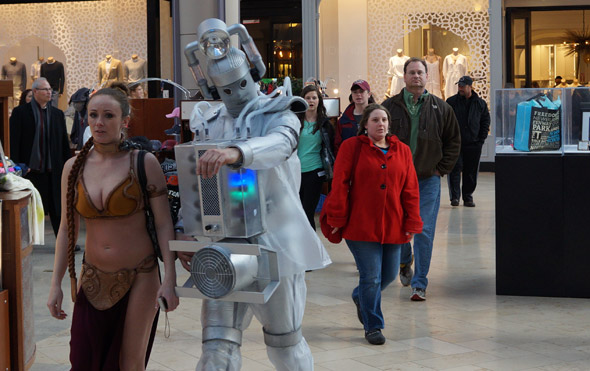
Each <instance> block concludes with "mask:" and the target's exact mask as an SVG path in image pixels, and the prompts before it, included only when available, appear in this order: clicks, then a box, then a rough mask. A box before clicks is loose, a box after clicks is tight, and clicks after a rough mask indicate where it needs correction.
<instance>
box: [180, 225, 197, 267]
mask: <svg viewBox="0 0 590 371" xmlns="http://www.w3.org/2000/svg"><path fill="white" fill-rule="evenodd" d="M175 237H176V239H177V240H181V241H194V240H195V239H194V238H193V237H192V236H189V235H187V234H184V233H181V232H176V235H175ZM193 255H195V253H194V252H187V251H177V252H176V256H178V259H179V260H180V264H182V267H183V268H184V269H186V270H187V271H189V272H190V271H191V260H192V258H193Z"/></svg>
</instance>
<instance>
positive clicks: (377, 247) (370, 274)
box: [346, 240, 402, 331]
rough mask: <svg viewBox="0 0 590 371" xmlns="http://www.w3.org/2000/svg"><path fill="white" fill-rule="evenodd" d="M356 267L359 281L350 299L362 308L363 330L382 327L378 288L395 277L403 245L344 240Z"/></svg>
mask: <svg viewBox="0 0 590 371" xmlns="http://www.w3.org/2000/svg"><path fill="white" fill-rule="evenodd" d="M346 244H347V245H348V248H349V249H350V252H351V253H352V255H353V256H354V261H355V262H356V266H357V268H358V271H359V275H360V277H359V284H358V286H357V287H355V288H354V290H352V299H353V300H355V301H358V303H359V304H360V308H361V314H362V318H363V323H364V324H365V331H369V330H373V329H382V328H384V327H385V321H384V320H383V313H382V312H381V291H383V290H385V288H386V287H387V286H388V285H389V284H390V283H391V282H393V280H395V278H396V277H397V272H398V270H399V258H400V250H401V246H402V245H396V244H380V243H379V242H364V241H350V240H346Z"/></svg>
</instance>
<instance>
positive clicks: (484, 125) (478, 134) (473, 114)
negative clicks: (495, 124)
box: [447, 91, 490, 147]
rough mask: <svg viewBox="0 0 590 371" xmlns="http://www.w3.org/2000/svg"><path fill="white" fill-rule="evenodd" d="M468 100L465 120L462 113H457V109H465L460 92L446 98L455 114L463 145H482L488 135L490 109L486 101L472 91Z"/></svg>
mask: <svg viewBox="0 0 590 371" xmlns="http://www.w3.org/2000/svg"><path fill="white" fill-rule="evenodd" d="M469 101H470V102H469V103H470V104H469V113H468V114H467V121H465V119H464V118H463V117H464V115H461V114H459V111H460V110H463V111H464V110H466V109H467V103H468V102H467V99H465V97H463V96H462V95H460V94H455V95H453V96H452V97H450V98H449V99H447V103H448V104H449V105H450V106H451V107H453V111H454V112H455V115H456V116H457V121H458V122H459V128H460V129H461V145H462V146H463V147H465V146H472V145H474V144H479V145H482V144H483V143H484V142H485V140H486V138H487V137H488V130H489V128H490V111H489V110H488V105H487V103H486V101H485V100H483V99H481V98H480V97H479V96H478V95H477V93H476V92H474V91H472V92H471V98H469Z"/></svg>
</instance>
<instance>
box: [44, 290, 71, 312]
mask: <svg viewBox="0 0 590 371" xmlns="http://www.w3.org/2000/svg"><path fill="white" fill-rule="evenodd" d="M63 298H64V294H63V291H62V290H61V287H53V286H52V287H51V290H49V298H48V299H47V308H49V313H51V316H52V317H55V318H57V319H66V317H67V316H68V315H67V314H66V312H64V311H63V310H62V309H61V304H62V302H63Z"/></svg>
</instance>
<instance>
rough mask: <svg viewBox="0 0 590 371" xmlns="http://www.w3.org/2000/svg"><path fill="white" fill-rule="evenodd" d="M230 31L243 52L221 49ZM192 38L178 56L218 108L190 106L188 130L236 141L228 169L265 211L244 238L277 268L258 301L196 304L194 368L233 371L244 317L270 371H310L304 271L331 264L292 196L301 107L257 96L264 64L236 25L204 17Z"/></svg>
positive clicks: (295, 101) (283, 94) (296, 101)
mask: <svg viewBox="0 0 590 371" xmlns="http://www.w3.org/2000/svg"><path fill="white" fill-rule="evenodd" d="M235 33H237V34H238V35H239V37H240V41H241V43H242V47H243V48H244V50H245V51H246V53H244V52H242V51H241V50H239V49H237V48H234V47H230V46H229V35H230V34H235ZM197 35H199V41H197V42H193V43H191V44H189V45H187V47H186V49H185V55H186V56H187V59H188V61H189V65H190V66H191V68H192V70H193V73H194V75H195V79H196V80H197V82H198V84H199V86H200V89H201V91H202V93H203V95H204V96H206V97H211V96H215V95H216V94H218V95H219V96H220V97H221V99H222V101H223V104H220V105H218V106H214V107H210V106H209V105H208V104H207V103H205V102H202V103H199V104H197V105H196V106H195V109H194V111H193V113H192V116H191V121H190V126H191V130H192V131H193V132H194V133H195V137H196V139H202V140H206V139H211V140H214V139H236V138H237V139H240V138H241V139H243V140H238V141H234V142H232V144H231V147H234V148H237V149H238V150H239V151H240V152H241V155H242V162H241V164H233V165H232V167H236V168H239V167H242V168H247V169H252V170H255V171H257V173H258V181H259V182H260V186H261V188H262V189H263V190H264V191H263V193H264V199H265V213H266V215H265V226H266V227H265V231H264V232H263V233H261V234H259V235H257V236H254V237H253V238H251V239H249V240H248V241H250V242H251V243H256V244H259V245H264V246H268V247H270V248H272V249H274V250H275V251H276V254H277V257H278V266H279V268H280V283H279V285H278V288H277V289H276V291H274V294H272V296H271V297H270V299H269V300H268V301H267V302H266V303H264V304H254V303H244V302H232V301H221V300H210V299H205V300H203V308H202V312H201V322H202V325H203V347H202V356H201V359H200V361H199V363H198V365H197V370H239V369H240V367H241V354H240V345H241V340H242V330H244V329H245V328H247V327H248V325H249V324H250V321H251V319H252V315H255V316H256V318H257V319H258V320H259V321H260V323H261V324H262V326H263V332H264V341H265V343H266V345H267V354H268V357H269V359H270V361H271V362H272V363H273V365H274V366H275V368H276V369H277V370H291V371H292V370H301V371H308V370H313V358H312V355H311V351H310V350H309V347H308V345H307V342H306V341H305V339H304V338H303V336H302V334H301V323H302V320H303V312H304V309H305V300H306V291H307V288H306V285H305V271H306V270H315V269H321V268H323V267H325V266H327V265H328V264H330V263H331V261H330V257H329V256H328V253H327V251H326V250H325V248H324V247H323V245H322V243H321V241H320V240H319V238H318V237H317V235H316V233H315V232H314V231H313V230H312V229H311V227H310V225H309V223H308V222H307V218H306V216H305V212H304V211H303V208H302V206H301V202H300V199H299V194H298V189H299V185H300V178H301V171H300V163H299V159H298V157H297V155H296V152H295V151H296V148H297V143H298V136H299V129H300V122H299V120H298V119H297V117H296V116H295V114H294V113H293V111H292V110H296V111H299V112H300V111H304V110H305V109H306V108H307V104H306V103H305V101H304V100H302V99H301V98H294V97H292V96H288V95H289V94H288V92H287V90H289V91H290V89H285V90H281V91H280V93H279V95H277V96H274V97H269V96H265V95H262V94H261V93H260V91H259V88H258V85H257V84H256V82H255V80H258V79H259V78H260V77H261V76H263V75H264V72H265V67H264V63H263V62H262V58H261V57H260V54H259V53H258V50H257V49H256V47H255V45H254V42H253V41H252V39H251V38H250V36H249V35H248V33H247V31H246V29H245V27H244V26H243V25H233V26H230V27H227V26H226V25H225V23H224V22H222V21H220V20H218V19H208V20H206V21H204V22H203V23H201V25H199V27H198V30H197ZM198 50H200V51H201V52H202V53H203V54H204V55H205V57H206V58H207V75H208V77H209V79H210V80H211V81H212V82H213V84H214V87H209V86H208V85H207V78H206V77H205V75H204V74H203V72H202V71H201V69H200V66H199V61H198V59H197V58H196V55H195V52H197V51H198ZM246 55H247V57H248V58H246ZM201 57H202V55H201ZM248 59H250V61H251V62H252V63H253V64H254V66H255V68H254V69H253V70H250V68H249V62H248ZM180 181H181V182H182V179H181V180H180ZM181 198H182V193H181ZM182 217H183V218H185V219H186V218H188V217H190V216H187V215H184V214H183V215H182Z"/></svg>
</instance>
